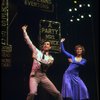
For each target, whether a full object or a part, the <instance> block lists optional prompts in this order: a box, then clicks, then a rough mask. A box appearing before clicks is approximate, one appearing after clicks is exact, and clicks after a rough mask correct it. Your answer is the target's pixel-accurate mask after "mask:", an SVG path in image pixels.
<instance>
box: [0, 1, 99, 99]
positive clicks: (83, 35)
mask: <svg viewBox="0 0 100 100" xmlns="http://www.w3.org/2000/svg"><path fill="white" fill-rule="evenodd" d="M3 1H6V0H2V2H3ZM47 1H48V2H47ZM73 1H74V0H73ZM80 2H83V1H82V0H80ZM89 2H90V3H91V5H92V7H91V8H90V12H91V14H92V17H91V18H84V19H82V20H81V21H79V22H78V21H74V22H70V21H69V20H70V18H71V16H72V15H71V14H74V16H77V14H75V13H70V12H68V9H69V8H71V7H72V6H75V5H73V3H72V2H71V0H9V2H8V4H9V11H8V16H9V17H8V20H9V21H8V44H9V45H11V46H12V52H11V58H10V60H11V65H10V66H8V67H4V66H2V67H1V68H2V74H1V81H2V83H1V92H2V94H1V96H2V100H26V96H27V94H28V92H29V88H28V80H29V73H30V71H31V65H32V58H31V54H32V52H31V50H30V49H29V47H28V46H27V45H26V43H25V41H24V38H23V34H22V30H21V27H22V26H23V25H25V24H27V25H28V30H27V31H28V35H29V36H30V38H31V40H32V42H33V44H34V45H35V46H36V47H38V48H39V22H40V20H41V19H44V20H51V21H57V22H60V24H61V37H65V38H66V41H65V43H64V45H65V48H66V50H68V51H69V52H70V53H72V54H74V52H73V51H74V45H76V44H78V43H80V44H83V45H84V46H85V49H86V53H85V56H84V57H85V58H86V59H87V64H86V66H85V67H84V69H83V70H82V71H81V72H80V77H81V78H82V80H83V81H84V82H85V84H86V86H87V88H88V90H89V95H90V100H99V91H98V88H99V86H98V51H99V50H98V45H99V44H98V43H99V41H98V40H99V39H98V12H97V10H98V3H96V1H95V0H90V1H89ZM85 3H86V1H85ZM82 11H83V12H84V13H85V12H86V13H87V12H88V10H87V9H85V10H82ZM82 11H81V12H82ZM78 13H80V12H78ZM2 20H3V19H2ZM3 38H4V37H3ZM52 55H53V57H54V59H55V62H54V64H53V65H52V67H50V68H49V70H48V72H47V75H48V77H49V78H50V80H51V81H52V82H53V83H54V84H55V86H56V87H57V89H58V90H59V91H61V86H62V77H63V73H64V71H65V70H66V69H67V67H68V62H67V58H66V56H65V55H64V54H62V53H60V52H59V53H52ZM51 99H52V100H54V98H53V97H52V96H51V95H49V94H48V93H47V92H46V91H44V90H43V89H42V88H41V87H39V90H38V96H36V100H51Z"/></svg>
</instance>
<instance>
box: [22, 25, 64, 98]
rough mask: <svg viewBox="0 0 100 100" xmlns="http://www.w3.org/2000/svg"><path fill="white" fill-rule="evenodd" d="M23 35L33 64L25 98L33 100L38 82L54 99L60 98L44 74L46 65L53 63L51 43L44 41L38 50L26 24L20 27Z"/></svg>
mask: <svg viewBox="0 0 100 100" xmlns="http://www.w3.org/2000/svg"><path fill="white" fill-rule="evenodd" d="M22 30H23V35H24V38H25V41H26V43H27V44H28V46H29V47H30V49H31V50H32V58H33V65H32V70H31V73H30V80H29V89H30V92H29V94H28V96H27V100H34V97H35V95H37V88H38V85H39V84H40V85H41V86H42V87H43V88H44V89H46V90H47V91H48V93H50V94H51V95H53V96H54V97H55V98H56V100H62V96H61V94H60V92H59V91H58V90H57V89H56V87H55V86H54V84H53V83H52V82H51V81H50V80H49V79H48V77H47V76H46V71H47V69H48V67H50V65H51V64H52V63H53V61H54V58H53V57H52V56H51V55H50V54H49V50H50V49H51V44H50V42H49V41H45V42H44V44H43V47H42V50H38V49H37V48H36V47H35V46H34V44H33V43H32V41H31V40H30V38H29V36H28V34H27V31H26V30H27V26H26V25H25V26H23V27H22Z"/></svg>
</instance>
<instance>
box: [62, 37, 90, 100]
mask: <svg viewBox="0 0 100 100" xmlns="http://www.w3.org/2000/svg"><path fill="white" fill-rule="evenodd" d="M64 41H65V38H62V39H61V50H62V52H64V54H65V55H66V56H67V57H68V61H69V62H70V65H69V67H68V69H67V70H66V71H65V73H64V75H63V81H62V90H61V93H62V96H63V98H65V100H87V99H89V95H88V90H87V88H86V86H85V84H84V82H83V81H82V80H81V78H80V77H79V67H83V66H84V65H85V63H86V59H84V58H83V57H82V54H83V53H84V51H85V49H84V47H83V46H81V45H76V46H75V53H76V56H74V55H72V54H70V53H68V52H67V51H66V50H65V49H64V45H63V42H64Z"/></svg>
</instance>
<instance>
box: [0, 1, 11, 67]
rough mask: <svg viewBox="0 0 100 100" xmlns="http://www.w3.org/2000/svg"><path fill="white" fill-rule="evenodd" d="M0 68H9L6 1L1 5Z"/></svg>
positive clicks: (9, 47)
mask: <svg viewBox="0 0 100 100" xmlns="http://www.w3.org/2000/svg"><path fill="white" fill-rule="evenodd" d="M1 45H2V46H1V66H2V67H10V66H11V52H12V46H11V45H9V44H8V0H3V1H2V4H1Z"/></svg>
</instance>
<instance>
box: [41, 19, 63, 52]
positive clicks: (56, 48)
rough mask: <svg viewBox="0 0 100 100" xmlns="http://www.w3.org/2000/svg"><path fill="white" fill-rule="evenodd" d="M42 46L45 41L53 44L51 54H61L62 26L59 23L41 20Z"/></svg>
mask: <svg viewBox="0 0 100 100" xmlns="http://www.w3.org/2000/svg"><path fill="white" fill-rule="evenodd" d="M39 33H40V37H39V38H40V44H41V45H40V46H42V44H43V42H44V41H46V40H47V41H50V42H51V46H52V49H51V52H52V53H59V52H60V38H61V26H60V23H59V22H56V21H49V20H40V30H39Z"/></svg>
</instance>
